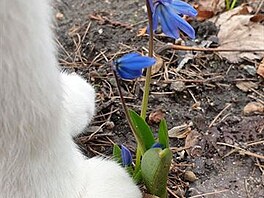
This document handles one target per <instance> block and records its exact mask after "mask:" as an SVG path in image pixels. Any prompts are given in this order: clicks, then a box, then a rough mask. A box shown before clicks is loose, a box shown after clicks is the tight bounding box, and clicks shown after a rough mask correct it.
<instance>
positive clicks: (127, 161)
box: [121, 145, 132, 166]
mask: <svg viewBox="0 0 264 198" xmlns="http://www.w3.org/2000/svg"><path fill="white" fill-rule="evenodd" d="M121 157H122V163H123V166H129V165H131V164H132V155H131V153H130V151H129V150H128V148H127V147H125V146H123V145H121Z"/></svg>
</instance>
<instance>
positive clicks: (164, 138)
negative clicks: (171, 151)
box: [158, 119, 169, 148]
mask: <svg viewBox="0 0 264 198" xmlns="http://www.w3.org/2000/svg"><path fill="white" fill-rule="evenodd" d="M158 135H159V143H160V144H162V145H163V146H164V147H165V148H169V134H168V128H167V123H166V120H165V119H162V120H161V122H160V125H159V131H158Z"/></svg>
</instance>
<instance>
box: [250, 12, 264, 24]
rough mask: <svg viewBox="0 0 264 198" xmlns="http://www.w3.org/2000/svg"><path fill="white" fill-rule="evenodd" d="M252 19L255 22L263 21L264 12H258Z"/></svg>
mask: <svg viewBox="0 0 264 198" xmlns="http://www.w3.org/2000/svg"><path fill="white" fill-rule="evenodd" d="M250 21H252V22H255V23H261V22H262V21H264V14H257V15H254V16H253V17H251V18H250Z"/></svg>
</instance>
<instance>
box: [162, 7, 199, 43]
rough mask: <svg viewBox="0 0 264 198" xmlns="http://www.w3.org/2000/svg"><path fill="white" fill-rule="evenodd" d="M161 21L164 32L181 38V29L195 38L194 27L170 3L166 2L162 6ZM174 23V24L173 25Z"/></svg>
mask: <svg viewBox="0 0 264 198" xmlns="http://www.w3.org/2000/svg"><path fill="white" fill-rule="evenodd" d="M160 12H161V13H160V15H159V16H160V21H161V26H162V30H163V32H164V33H165V34H166V35H168V36H171V37H173V38H179V29H180V30H182V31H183V32H184V33H186V34H187V35H188V36H189V37H190V38H192V39H194V38H195V31H194V29H193V27H192V26H191V25H190V24H189V23H187V22H186V21H185V20H184V19H183V18H182V17H180V16H179V15H178V14H177V13H176V12H175V9H174V8H172V7H170V4H164V5H163V6H162V7H161V8H160ZM172 24H174V25H172ZM173 27H174V28H173Z"/></svg>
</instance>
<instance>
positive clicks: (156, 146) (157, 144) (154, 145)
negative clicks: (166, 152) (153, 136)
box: [151, 142, 164, 149]
mask: <svg viewBox="0 0 264 198" xmlns="http://www.w3.org/2000/svg"><path fill="white" fill-rule="evenodd" d="M151 148H161V149H163V148H164V146H163V145H162V144H160V143H159V142H156V143H154V144H153V145H152V146H151Z"/></svg>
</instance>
